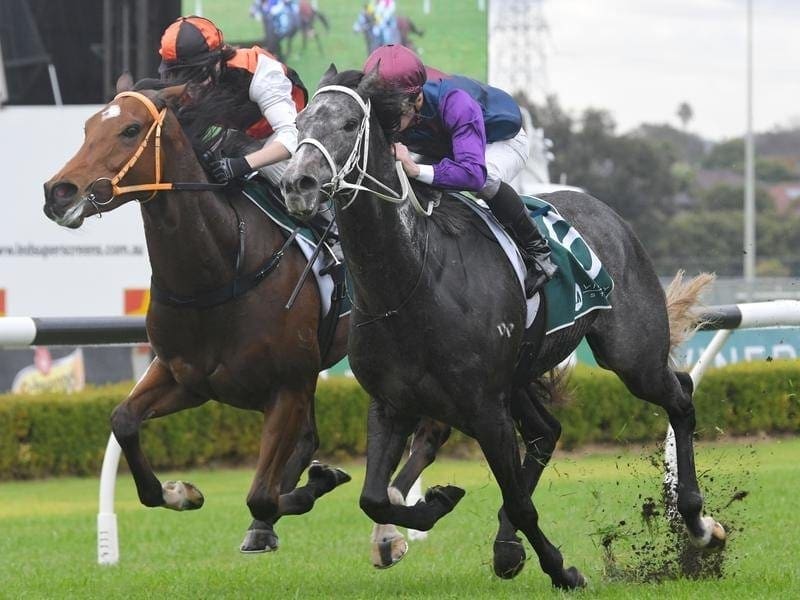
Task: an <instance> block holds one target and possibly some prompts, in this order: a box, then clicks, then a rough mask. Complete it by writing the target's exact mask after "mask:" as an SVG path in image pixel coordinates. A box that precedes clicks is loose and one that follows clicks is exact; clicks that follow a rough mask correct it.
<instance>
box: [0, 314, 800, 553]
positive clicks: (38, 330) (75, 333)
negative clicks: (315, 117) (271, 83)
mask: <svg viewBox="0 0 800 600" xmlns="http://www.w3.org/2000/svg"><path fill="white" fill-rule="evenodd" d="M703 320H704V321H706V323H705V325H704V326H703V327H701V329H702V330H706V331H709V330H716V331H717V333H716V334H715V336H714V337H713V338H712V340H711V342H710V343H709V344H708V346H707V347H706V349H705V350H704V352H703V353H702V355H701V356H700V358H699V359H698V360H697V362H696V363H695V365H694V366H693V368H692V370H691V373H690V375H691V378H692V382H693V383H694V386H695V388H697V386H698V385H699V384H700V380H701V379H702V377H703V374H704V373H705V372H706V370H707V369H708V367H709V365H711V364H712V363H713V360H714V357H715V356H716V355H717V353H718V352H719V351H720V349H721V348H722V346H723V345H724V344H725V342H726V341H727V339H728V338H729V337H730V336H731V334H732V333H733V331H734V330H736V329H765V328H775V327H799V326H800V300H774V301H771V302H753V303H748V304H732V305H726V306H715V307H711V308H710V309H709V311H708V312H707V313H705V314H704V315H703ZM146 341H147V334H146V332H145V327H144V317H93V318H90V317H85V318H75V319H71V318H30V317H1V318H0V347H27V346H36V345H42V346H44V345H50V346H58V345H69V346H82V345H85V346H92V345H104V344H138V343H142V342H146ZM664 452H665V464H666V473H665V476H664V481H665V483H666V484H667V486H668V487H667V489H668V490H669V497H668V502H669V501H670V500H671V504H672V510H674V504H675V502H676V493H675V492H676V486H677V463H676V457H675V436H674V433H673V431H672V428H671V427H669V428H668V429H667V436H666V440H665V450H664ZM120 456H121V449H120V446H119V444H118V443H117V440H116V438H114V435H113V434H112V435H111V436H110V437H109V438H108V445H107V446H106V453H105V456H104V458H103V466H102V469H101V473H100V499H99V504H100V506H99V512H98V515H97V562H98V563H99V564H101V565H113V564H116V563H117V562H118V561H119V537H118V531H117V516H116V514H115V513H114V492H115V484H116V478H117V471H118V468H119V460H120Z"/></svg>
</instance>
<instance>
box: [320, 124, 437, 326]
mask: <svg viewBox="0 0 800 600" xmlns="http://www.w3.org/2000/svg"><path fill="white" fill-rule="evenodd" d="M372 129H373V131H376V132H379V131H380V129H379V128H378V125H377V123H376V122H373V126H372ZM369 155H370V158H369V164H368V165H367V172H368V173H369V174H370V175H371V176H373V177H375V178H376V179H378V180H379V181H380V182H381V183H383V184H384V185H386V186H388V187H389V188H391V189H393V190H397V191H399V190H400V180H399V178H398V176H397V173H396V171H395V167H394V158H393V157H392V155H391V154H390V153H389V149H388V146H387V144H386V142H385V140H384V139H383V137H382V136H381V135H380V133H376V134H373V136H372V139H371V140H370V150H369ZM362 184H363V185H365V187H367V188H369V189H371V190H378V191H381V192H384V193H385V190H381V189H380V188H379V186H377V185H376V184H374V183H373V182H372V181H370V180H369V179H368V178H365V179H364V181H363V182H362ZM349 197H350V196H348V198H349ZM347 202H348V200H347V199H337V210H336V221H337V223H338V225H339V232H340V236H341V240H342V246H343V249H344V253H345V257H346V258H347V267H348V271H349V273H350V276H351V279H352V281H353V284H354V286H355V289H356V291H357V295H358V297H359V298H360V299H361V300H362V303H364V304H365V305H366V306H365V307H366V308H370V307H371V306H374V307H375V309H376V310H380V308H382V307H385V306H392V305H394V304H396V303H397V296H398V294H402V293H404V291H407V290H408V289H410V288H411V287H412V286H413V285H414V282H415V281H416V280H417V278H418V277H419V273H420V269H421V268H422V262H423V261H424V253H425V245H426V236H427V232H426V228H425V225H426V224H425V222H424V220H423V219H422V218H420V216H419V215H418V214H417V213H416V212H415V211H414V209H413V207H412V206H411V203H410V202H407V201H406V202H403V203H402V204H395V203H392V202H388V201H386V200H383V199H381V198H379V197H378V196H376V195H374V194H371V193H368V192H364V191H361V192H359V193H358V196H357V197H356V199H355V201H354V202H353V203H352V204H350V205H349V206H348V207H347V208H344V206H346V205H347Z"/></svg>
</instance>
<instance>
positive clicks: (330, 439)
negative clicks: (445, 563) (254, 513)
mask: <svg viewBox="0 0 800 600" xmlns="http://www.w3.org/2000/svg"><path fill="white" fill-rule="evenodd" d="M130 387H131V384H118V385H113V386H107V387H100V388H94V389H89V390H86V391H84V392H81V393H80V394H74V395H70V396H64V395H55V394H43V395H39V396H15V395H0V479H23V478H32V477H44V476H53V475H67V474H69V475H96V474H97V473H98V472H99V468H100V464H101V462H102V458H103V452H104V451H105V446H106V441H107V439H108V434H109V415H110V414H111V411H112V409H113V408H114V406H116V405H117V404H118V403H119V402H120V401H121V400H122V399H123V398H124V397H125V396H126V395H127V393H128V390H129V389H130ZM568 388H569V391H570V394H571V399H570V400H568V401H567V402H565V403H563V404H558V405H556V406H554V407H552V411H553V413H554V414H555V415H556V416H557V417H558V418H559V419H560V421H561V423H562V426H563V433H562V437H561V444H562V446H564V447H568V448H572V447H576V446H579V445H581V444H587V443H625V442H639V441H655V440H658V439H661V437H662V436H663V434H664V431H665V427H666V417H665V415H664V411H663V410H662V409H660V408H659V407H657V406H654V405H651V404H647V403H645V402H642V401H640V400H638V399H636V398H633V397H632V396H631V395H630V394H628V392H627V391H626V390H625V388H624V387H623V386H622V384H621V383H620V382H619V380H617V378H616V377H615V376H614V375H613V374H611V373H608V372H606V371H602V370H600V369H590V368H586V367H578V368H576V369H575V371H574V373H573V374H572V376H571V378H570V380H569V383H568ZM367 403H368V398H367V395H366V394H365V393H364V391H363V390H362V389H361V388H360V387H359V386H358V384H357V383H356V382H355V381H354V380H351V379H344V378H336V379H330V380H323V381H320V383H319V386H318V389H317V406H316V414H317V425H318V430H319V436H320V452H319V453H320V454H321V455H323V456H334V457H336V456H341V455H351V456H352V455H362V454H363V453H364V450H365V445H366V408H367ZM695 406H696V409H697V432H698V435H699V436H700V437H703V438H713V437H716V436H718V435H721V434H727V435H742V434H754V433H762V432H763V433H786V432H794V433H797V432H800V361H775V362H770V363H767V362H764V363H745V364H738V365H733V366H729V367H726V368H722V369H716V370H711V371H709V372H708V373H707V374H706V376H705V378H704V379H703V383H702V385H701V386H700V387H699V389H698V391H697V393H696V394H695ZM260 435H261V415H260V414H258V413H256V412H250V411H244V410H237V409H234V408H231V407H228V406H223V405H221V404H218V403H216V402H209V403H208V404H206V405H204V406H202V407H200V408H196V409H193V410H187V411H184V412H181V413H178V414H175V415H170V416H168V417H166V418H162V419H156V420H154V421H149V422H147V423H146V424H145V426H144V427H143V432H142V446H143V448H144V450H145V452H146V454H147V456H148V458H149V459H150V462H151V464H152V465H153V466H154V468H156V469H168V468H183V467H190V466H199V465H206V464H209V463H211V462H215V461H225V462H227V463H242V462H252V461H253V460H254V459H255V457H256V456H257V454H258V446H259V437H260ZM467 443H469V442H468V441H467V440H466V439H465V437H464V436H461V435H454V436H453V437H452V438H451V440H450V442H448V448H447V449H448V450H450V451H452V450H453V449H456V448H461V449H463V448H464V445H465V444H467Z"/></svg>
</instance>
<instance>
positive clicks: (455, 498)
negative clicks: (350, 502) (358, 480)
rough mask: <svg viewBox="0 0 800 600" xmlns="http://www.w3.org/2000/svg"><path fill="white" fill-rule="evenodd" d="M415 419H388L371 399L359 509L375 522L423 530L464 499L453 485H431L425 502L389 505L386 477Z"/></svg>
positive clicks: (396, 459) (390, 471)
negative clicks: (364, 471)
mask: <svg viewBox="0 0 800 600" xmlns="http://www.w3.org/2000/svg"><path fill="white" fill-rule="evenodd" d="M416 422H417V420H416V419H409V418H404V417H402V416H397V415H394V416H393V417H391V418H390V417H388V416H387V415H386V414H385V413H384V411H383V409H382V407H381V406H379V405H378V403H377V402H376V401H375V400H374V399H373V400H372V401H371V402H370V409H369V416H368V420H367V474H366V477H365V479H364V488H363V490H362V491H361V499H360V505H361V509H362V510H363V511H364V512H365V513H366V514H367V516H368V517H370V518H371V519H372V520H373V521H374V522H376V523H394V524H395V525H400V526H402V527H408V528H411V529H418V530H420V531H427V530H429V529H430V528H431V527H433V525H434V524H435V523H436V521H438V520H439V519H440V518H442V517H443V516H444V515H446V514H447V513H449V512H450V511H451V510H453V508H454V507H455V505H456V504H458V502H459V501H460V500H461V498H462V497H463V496H464V490H462V489H461V488H458V487H455V486H444V487H439V486H435V487H433V488H431V489H429V490H428V491H427V492H426V494H425V502H420V503H417V504H415V505H414V506H402V505H397V504H393V503H392V502H390V500H389V493H388V487H387V485H388V483H389V477H390V476H391V474H392V472H393V471H394V470H395V468H396V467H397V464H398V463H399V462H400V458H401V456H402V454H403V450H404V449H405V443H406V440H407V439H408V436H409V434H410V433H411V431H412V429H413V427H414V424H415V423H416Z"/></svg>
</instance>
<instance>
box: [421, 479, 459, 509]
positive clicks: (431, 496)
mask: <svg viewBox="0 0 800 600" xmlns="http://www.w3.org/2000/svg"><path fill="white" fill-rule="evenodd" d="M464 494H466V492H465V491H464V490H462V489H461V488H460V487H456V486H454V485H434V486H433V487H430V488H428V491H427V492H425V502H426V503H428V504H430V503H431V502H439V503H440V504H442V505H443V506H444V508H445V509H446V512H445V514H447V513H449V512H450V511H451V510H453V509H454V508H455V507H456V504H458V503H459V502H460V501H461V499H462V498H463V497H464Z"/></svg>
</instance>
